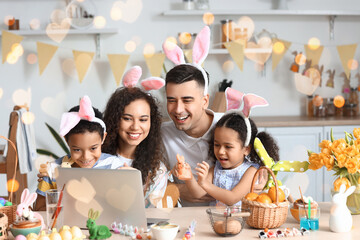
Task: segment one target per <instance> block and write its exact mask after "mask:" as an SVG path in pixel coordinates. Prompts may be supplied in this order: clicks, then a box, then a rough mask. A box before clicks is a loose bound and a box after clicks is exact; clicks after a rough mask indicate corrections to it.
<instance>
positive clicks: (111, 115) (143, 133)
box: [102, 87, 168, 207]
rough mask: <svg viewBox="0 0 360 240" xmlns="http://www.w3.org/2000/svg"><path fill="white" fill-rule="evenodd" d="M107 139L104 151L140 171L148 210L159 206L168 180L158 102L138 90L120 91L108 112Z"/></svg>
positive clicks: (127, 89)
mask: <svg viewBox="0 0 360 240" xmlns="http://www.w3.org/2000/svg"><path fill="white" fill-rule="evenodd" d="M104 122H105V124H106V127H107V133H108V135H107V137H106V140H105V142H104V144H103V147H102V150H103V152H105V153H110V154H113V155H117V156H118V157H119V158H121V159H122V160H123V161H124V162H125V163H127V165H128V166H131V167H133V168H136V169H138V170H140V172H141V176H142V179H143V184H144V195H145V202H146V203H145V204H146V205H145V206H146V207H149V206H157V202H158V201H159V200H161V199H162V197H163V195H164V191H165V188H166V184H167V180H168V172H167V164H166V163H165V162H163V157H162V151H161V134H160V125H161V115H160V112H159V110H158V106H157V104H156V102H155V99H154V98H153V97H152V96H151V95H149V94H148V93H146V92H144V91H142V90H141V89H139V88H137V87H131V88H127V87H123V88H118V89H117V90H116V91H115V92H114V93H113V94H112V96H111V97H110V99H109V101H108V102H107V105H106V109H105V111H104Z"/></svg>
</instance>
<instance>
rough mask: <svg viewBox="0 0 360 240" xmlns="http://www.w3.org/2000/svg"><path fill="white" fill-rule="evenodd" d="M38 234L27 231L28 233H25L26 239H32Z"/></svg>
mask: <svg viewBox="0 0 360 240" xmlns="http://www.w3.org/2000/svg"><path fill="white" fill-rule="evenodd" d="M38 237H39V236H38V235H37V234H36V233H29V234H28V235H26V238H27V240H30V239H31V240H32V239H38Z"/></svg>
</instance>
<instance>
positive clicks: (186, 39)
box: [179, 32, 191, 44]
mask: <svg viewBox="0 0 360 240" xmlns="http://www.w3.org/2000/svg"><path fill="white" fill-rule="evenodd" d="M179 41H180V42H181V43H182V44H188V43H190V42H191V34H190V33H188V32H182V33H180V36H179Z"/></svg>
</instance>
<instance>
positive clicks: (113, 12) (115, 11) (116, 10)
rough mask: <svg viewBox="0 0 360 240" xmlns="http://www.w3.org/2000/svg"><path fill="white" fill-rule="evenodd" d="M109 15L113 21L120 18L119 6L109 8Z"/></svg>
mask: <svg viewBox="0 0 360 240" xmlns="http://www.w3.org/2000/svg"><path fill="white" fill-rule="evenodd" d="M110 17H111V19H112V20H114V21H119V20H120V19H121V18H122V11H121V9H120V8H119V7H116V6H113V7H112V8H111V10H110Z"/></svg>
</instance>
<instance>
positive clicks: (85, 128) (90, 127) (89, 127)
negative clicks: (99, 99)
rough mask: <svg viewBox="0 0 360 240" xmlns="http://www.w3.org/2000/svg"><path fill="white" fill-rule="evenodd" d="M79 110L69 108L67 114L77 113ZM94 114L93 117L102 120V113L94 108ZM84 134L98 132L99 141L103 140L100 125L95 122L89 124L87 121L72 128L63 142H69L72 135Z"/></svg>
mask: <svg viewBox="0 0 360 240" xmlns="http://www.w3.org/2000/svg"><path fill="white" fill-rule="evenodd" d="M79 109H80V106H79V105H78V106H75V107H73V108H71V109H70V110H69V112H79ZM93 109H94V112H95V117H97V118H99V119H102V113H101V112H100V111H99V110H98V109H97V108H94V107H93ZM85 132H90V133H92V132H98V133H99V135H100V137H101V139H103V138H104V129H103V127H102V126H101V125H100V123H97V122H90V121H87V120H80V122H79V123H78V124H77V125H76V126H75V127H73V128H72V129H71V130H70V131H69V132H68V133H67V134H66V135H65V136H64V138H65V140H66V142H67V141H68V140H69V137H70V136H71V135H72V134H78V133H85Z"/></svg>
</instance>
